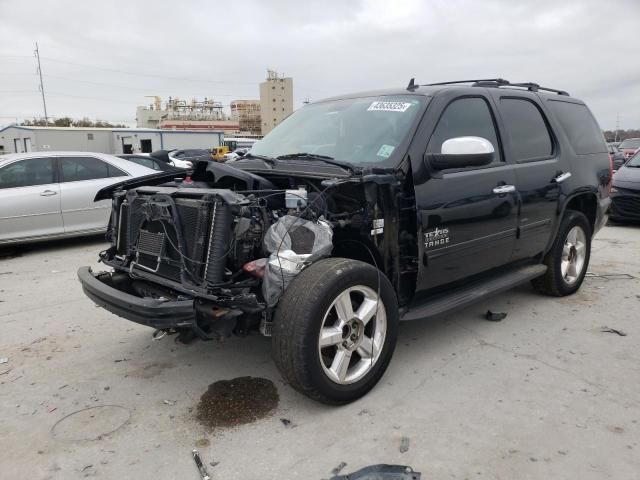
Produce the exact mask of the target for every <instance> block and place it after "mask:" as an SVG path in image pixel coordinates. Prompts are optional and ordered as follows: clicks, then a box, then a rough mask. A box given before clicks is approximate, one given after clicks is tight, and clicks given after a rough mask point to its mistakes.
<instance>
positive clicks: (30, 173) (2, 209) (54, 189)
mask: <svg viewBox="0 0 640 480" xmlns="http://www.w3.org/2000/svg"><path fill="white" fill-rule="evenodd" d="M63 232H64V228H63V225H62V215H61V213H60V186H59V185H58V183H57V179H56V169H55V160H54V159H53V158H50V157H42V158H27V159H24V160H17V161H15V162H12V163H9V164H8V165H5V166H3V167H0V242H1V241H3V240H9V239H19V238H28V237H41V236H42V237H44V236H47V235H55V234H60V233H63Z"/></svg>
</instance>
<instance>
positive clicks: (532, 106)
mask: <svg viewBox="0 0 640 480" xmlns="http://www.w3.org/2000/svg"><path fill="white" fill-rule="evenodd" d="M491 93H492V95H493V98H494V100H495V102H496V105H497V108H498V112H499V116H500V119H501V129H502V131H503V139H504V145H505V156H506V157H507V159H508V160H509V161H510V162H512V163H513V164H514V165H515V173H516V189H517V190H518V195H519V197H520V205H519V210H520V214H519V217H518V240H517V241H516V243H515V248H514V250H513V257H512V260H521V259H526V258H530V257H533V256H535V255H537V254H539V253H541V252H542V251H543V250H544V249H545V247H546V246H547V244H548V241H549V239H550V237H551V235H552V232H553V227H554V224H555V222H556V219H557V216H558V211H559V210H558V205H559V195H560V191H561V184H562V182H563V181H564V180H566V179H567V178H568V177H567V174H569V173H568V172H569V170H570V169H569V165H568V163H567V161H566V160H563V157H562V152H560V148H559V146H558V145H559V144H558V141H557V139H556V138H555V136H554V134H553V131H552V129H551V127H550V123H549V120H548V119H547V115H546V114H545V111H544V107H543V105H541V102H540V101H539V99H538V97H537V95H535V94H533V93H528V92H522V93H519V94H517V95H515V94H514V93H513V92H509V91H508V90H500V89H496V90H495V91H492V92H491ZM569 175H570V174H569Z"/></svg>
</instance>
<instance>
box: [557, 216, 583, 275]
mask: <svg viewBox="0 0 640 480" xmlns="http://www.w3.org/2000/svg"><path fill="white" fill-rule="evenodd" d="M586 258H587V236H586V234H585V233H584V230H583V229H582V228H581V227H579V226H577V225H576V226H575V227H573V228H572V229H571V230H569V233H567V237H566V238H565V240H564V246H563V247H562V259H561V261H560V272H561V274H562V278H563V279H564V281H565V282H566V283H567V284H568V285H573V284H574V283H576V282H577V281H578V278H580V275H581V274H582V270H583V269H584V266H585V260H586Z"/></svg>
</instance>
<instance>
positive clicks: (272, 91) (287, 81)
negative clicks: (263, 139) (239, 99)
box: [260, 70, 293, 135]
mask: <svg viewBox="0 0 640 480" xmlns="http://www.w3.org/2000/svg"><path fill="white" fill-rule="evenodd" d="M292 112H293V78H291V77H284V76H279V75H278V72H275V71H273V70H267V79H266V80H265V81H264V82H262V83H261V84H260V115H261V116H262V129H261V130H262V135H266V134H267V133H269V132H270V131H271V130H273V128H274V127H275V126H276V125H278V124H279V123H280V122H281V121H282V120H284V119H285V118H286V117H288V116H289V115H291V113H292Z"/></svg>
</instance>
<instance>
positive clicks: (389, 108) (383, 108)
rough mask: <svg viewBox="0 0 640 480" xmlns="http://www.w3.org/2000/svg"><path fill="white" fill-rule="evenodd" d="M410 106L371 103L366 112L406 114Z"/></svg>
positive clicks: (397, 103)
mask: <svg viewBox="0 0 640 480" xmlns="http://www.w3.org/2000/svg"><path fill="white" fill-rule="evenodd" d="M411 105H412V104H411V103H406V102H373V103H372V104H371V105H369V108H367V110H368V111H371V112H406V111H407V109H408V108H409V107H410V106H411Z"/></svg>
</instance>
